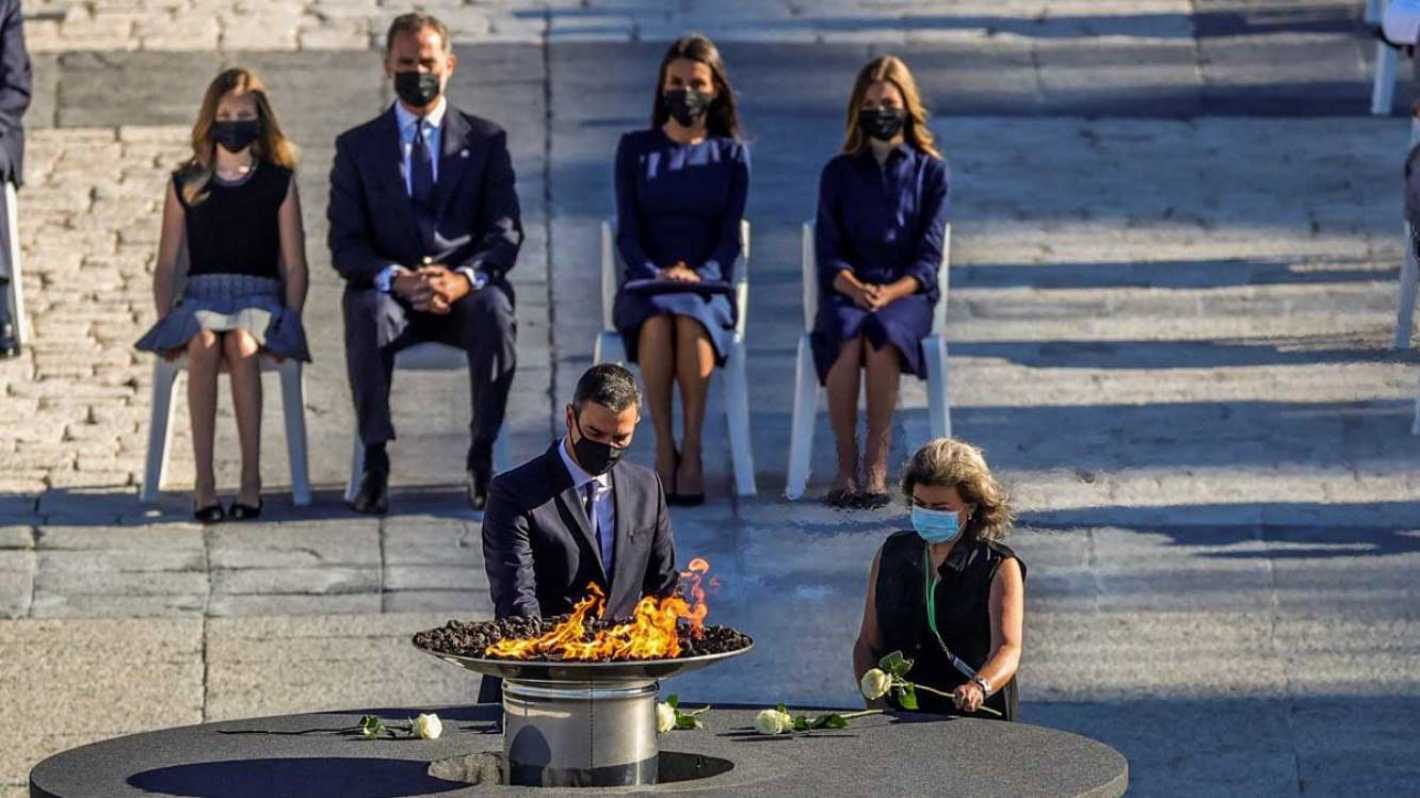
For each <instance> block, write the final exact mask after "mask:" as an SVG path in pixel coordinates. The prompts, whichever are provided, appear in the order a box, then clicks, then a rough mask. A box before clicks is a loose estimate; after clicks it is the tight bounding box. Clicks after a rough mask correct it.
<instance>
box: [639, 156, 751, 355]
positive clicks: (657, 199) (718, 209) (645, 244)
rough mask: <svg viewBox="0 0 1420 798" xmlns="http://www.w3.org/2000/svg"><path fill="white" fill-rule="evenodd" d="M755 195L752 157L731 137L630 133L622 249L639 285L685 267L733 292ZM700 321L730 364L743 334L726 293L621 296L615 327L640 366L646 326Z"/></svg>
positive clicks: (716, 347) (717, 350)
mask: <svg viewBox="0 0 1420 798" xmlns="http://www.w3.org/2000/svg"><path fill="white" fill-rule="evenodd" d="M748 193H749V150H748V148H747V147H746V146H745V145H744V143H743V142H740V141H736V140H735V139H733V138H728V137H707V138H706V139H705V140H704V141H701V142H700V143H698V144H678V143H676V142H674V141H672V140H671V139H670V137H668V136H667V135H666V134H665V133H664V132H663V131H661V129H660V128H655V129H650V130H637V131H633V132H631V133H626V134H625V135H623V136H622V137H621V142H620V143H619V144H618V145H617V147H616V217H617V236H616V247H617V251H618V252H620V253H621V260H622V263H623V264H625V267H626V271H625V273H624V274H623V275H622V278H623V279H622V282H623V284H625V283H626V282H629V281H631V280H647V279H653V278H655V277H656V272H657V270H658V269H662V268H665V267H667V266H670V265H672V264H674V263H676V262H677V261H685V262H686V263H687V264H689V265H690V266H691V268H693V269H695V271H696V272H697V273H699V275H700V279H701V280H702V281H703V282H706V283H718V284H721V285H727V284H729V283H730V282H731V281H732V280H733V279H734V268H735V259H736V258H738V257H739V255H740V219H741V218H742V217H743V216H744V211H745V198H746V196H747V195H748ZM666 314H671V315H676V316H688V317H690V318H692V319H695V320H696V321H698V322H700V323H701V324H702V325H703V326H704V327H705V331H706V333H708V334H709V336H710V342H711V344H713V345H714V347H715V359H716V361H717V362H718V363H719V364H720V365H724V362H725V356H726V355H727V354H728V352H729V346H730V340H731V337H732V336H733V334H734V329H735V308H734V305H733V304H732V303H731V302H730V298H729V297H728V296H726V295H724V294H715V295H708V296H707V295H705V294H702V293H697V292H692V291H675V292H671V293H658V294H650V295H648V294H642V293H635V292H628V291H626V290H625V289H623V290H622V291H620V292H619V293H618V294H617V297H616V305H615V308H614V312H613V322H614V323H615V325H616V329H617V331H618V332H620V333H621V336H622V339H623V341H624V342H625V344H626V356H627V357H628V358H630V360H631V361H632V362H633V363H634V362H636V361H637V357H636V344H637V339H638V337H639V334H640V331H641V325H642V324H644V323H645V322H646V320H647V319H650V318H652V317H654V316H661V315H666Z"/></svg>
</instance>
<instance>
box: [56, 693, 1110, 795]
mask: <svg viewBox="0 0 1420 798" xmlns="http://www.w3.org/2000/svg"><path fill="white" fill-rule="evenodd" d="M686 705H687V706H698V705H697V704H695V703H694V702H686ZM759 709H760V708H759V707H747V706H738V707H727V706H717V707H716V708H715V709H713V710H712V711H711V712H710V713H709V714H708V715H707V716H706V721H707V725H708V728H707V729H703V730H695V731H674V732H671V733H669V734H663V735H661V737H660V745H661V750H662V752H663V754H665V753H671V752H676V753H682V754H698V755H702V756H704V757H706V758H707V760H706V761H707V762H713V761H714V759H711V758H718V759H727V760H730V761H732V762H733V763H734V767H733V769H731V770H729V771H728V772H724V773H720V774H719V775H715V776H713V777H710V778H705V779H699V780H694V781H680V782H676V783H671V784H661V785H658V786H655V787H645V788H626V787H620V788H606V789H596V788H583V789H569V788H556V789H554V788H531V787H506V786H502V785H495V784H485V785H470V784H467V783H462V782H455V781H447V780H444V779H440V778H435V777H434V776H431V775H429V766H430V763H431V762H438V761H442V760H453V759H456V758H459V757H462V756H465V755H468V754H476V753H481V752H489V753H493V752H501V750H502V736H501V735H500V734H499V733H497V729H496V720H497V718H498V717H499V714H500V713H501V711H502V710H501V708H500V707H498V706H496V705H489V704H483V705H474V706H467V707H433V708H423V709H371V710H352V711H348V712H324V713H313V714H308V715H286V716H279V717H271V718H256V719H250V720H236V721H225V722H221V723H208V724H204V725H201V726H188V727H184V728H177V729H167V730H164V731H157V732H147V733H143V734H134V735H130V736H127V737H119V738H116V739H113V740H105V741H103V742H98V743H94V744H92V745H87V746H83V747H81V748H76V749H74V750H72V751H66V752H64V753H61V754H56V755H55V756H52V757H50V758H48V759H46V760H44V761H43V762H41V763H39V764H38V765H36V766H35V768H34V769H33V770H32V771H30V795H31V796H33V797H34V798H50V797H51V796H52V797H53V798H85V797H86V796H93V797H94V798H124V797H125V796H140V795H144V796H151V795H154V794H161V795H174V796H200V797H201V798H239V797H240V798H246V797H247V796H255V795H261V796H268V797H271V798H275V797H277V796H319V795H338V796H342V797H343V798H386V797H389V798H392V797H393V796H406V795H448V796H473V795H549V794H551V795H568V794H575V795H601V794H617V795H653V794H662V793H675V794H687V793H693V794H696V795H706V796H712V795H727V796H728V795H733V796H760V795H762V796H775V798H792V797H793V796H806V797H811V798H823V797H824V796H828V795H834V796H839V795H848V796H851V795H887V794H892V795H954V796H963V795H971V796H987V795H999V796H1047V795H1049V796H1090V798H1114V796H1119V795H1123V794H1124V791H1125V789H1126V788H1127V787H1128V783H1129V767H1128V763H1127V762H1126V761H1125V759H1124V757H1123V756H1121V755H1120V754H1119V752H1118V751H1115V750H1114V749H1113V748H1110V747H1109V746H1107V745H1105V744H1103V743H1099V742H1095V741H1094V740H1090V739H1088V738H1085V737H1081V736H1079V735H1076V734H1070V733H1067V732H1061V731H1055V730H1053V729H1046V728H1042V727H1039V726H1031V725H1028V724H1023V723H1002V722H999V721H988V720H976V719H966V718H944V717H940V716H934V715H914V714H903V715H900V716H873V717H867V718H861V719H857V720H855V721H853V722H852V725H851V726H849V728H848V729H845V730H842V731H837V732H821V733H815V734H812V735H797V736H792V737H791V736H776V737H765V736H762V735H758V734H755V733H754V732H753V730H752V728H751V723H752V721H753V719H754V716H755V714H756V713H757V712H758V711H759ZM430 711H433V712H437V713H438V715H439V718H440V719H441V720H442V721H443V725H444V735H443V736H442V737H441V738H440V739H438V740H389V739H381V740H365V739H362V738H360V736H359V735H358V734H357V733H355V732H353V729H354V727H355V725H356V724H357V723H358V722H359V719H360V716H361V715H363V714H374V715H378V716H380V717H381V718H382V719H383V720H384V721H385V722H386V723H387V724H388V723H402V722H403V721H404V720H406V719H407V718H412V717H414V716H415V715H416V714H418V713H419V712H430ZM663 758H664V759H672V760H675V761H676V762H678V763H680V764H681V765H684V763H686V762H687V761H690V762H694V761H695V758H694V757H686V756H678V757H663Z"/></svg>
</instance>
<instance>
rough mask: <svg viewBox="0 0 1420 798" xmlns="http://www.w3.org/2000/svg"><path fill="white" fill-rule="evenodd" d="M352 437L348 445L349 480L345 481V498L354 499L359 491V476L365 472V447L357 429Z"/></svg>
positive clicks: (351, 500)
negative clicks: (352, 440) (351, 441)
mask: <svg viewBox="0 0 1420 798" xmlns="http://www.w3.org/2000/svg"><path fill="white" fill-rule="evenodd" d="M352 438H353V439H354V442H353V443H352V444H351V446H350V481H349V482H347V483H345V500H346V501H347V502H353V501H355V494H356V493H358V492H359V491H360V476H361V475H362V474H364V473H365V447H364V446H362V445H361V444H360V433H359V432H358V431H357V432H356V433H355V434H354V435H353V436H352Z"/></svg>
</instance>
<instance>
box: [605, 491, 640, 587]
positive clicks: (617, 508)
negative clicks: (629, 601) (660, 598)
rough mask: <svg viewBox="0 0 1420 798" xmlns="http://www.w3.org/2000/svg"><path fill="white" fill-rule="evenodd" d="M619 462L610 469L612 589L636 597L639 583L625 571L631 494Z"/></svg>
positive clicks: (628, 553)
mask: <svg viewBox="0 0 1420 798" xmlns="http://www.w3.org/2000/svg"><path fill="white" fill-rule="evenodd" d="M624 470H625V469H623V468H622V467H621V466H620V465H619V464H618V465H617V466H616V467H615V468H613V469H612V470H611V499H612V505H611V506H612V517H613V518H614V519H615V521H614V522H613V525H614V526H615V527H616V531H615V538H614V540H615V543H614V544H613V545H614V546H615V548H613V549H612V571H613V573H612V577H611V585H612V589H613V590H616V591H617V592H625V591H628V590H629V591H631V592H632V593H634V594H635V598H636V599H640V598H641V584H640V582H639V581H638V580H637V579H636V575H635V574H631V573H627V571H626V569H627V568H629V567H630V565H631V561H632V559H633V558H632V557H631V522H630V516H631V496H630V491H631V488H630V485H629V484H628V482H629V480H628V479H625V478H624V477H625V474H623V473H621V472H623V471H624Z"/></svg>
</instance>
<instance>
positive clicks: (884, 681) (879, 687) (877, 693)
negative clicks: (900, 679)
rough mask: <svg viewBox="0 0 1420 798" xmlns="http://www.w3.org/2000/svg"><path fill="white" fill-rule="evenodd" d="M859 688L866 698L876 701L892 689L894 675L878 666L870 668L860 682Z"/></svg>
mask: <svg viewBox="0 0 1420 798" xmlns="http://www.w3.org/2000/svg"><path fill="white" fill-rule="evenodd" d="M858 689H859V690H861V691H862V692H863V697H864V698H866V699H868V700H869V701H876V700H877V699H879V698H882V697H883V696H885V695H887V692H888V690H890V689H892V677H891V676H888V675H887V674H886V673H884V672H883V671H881V670H879V669H878V668H869V669H868V672H867V673H865V674H863V678H862V679H861V680H860V681H859V682H858Z"/></svg>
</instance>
